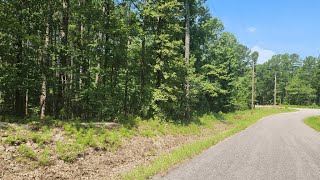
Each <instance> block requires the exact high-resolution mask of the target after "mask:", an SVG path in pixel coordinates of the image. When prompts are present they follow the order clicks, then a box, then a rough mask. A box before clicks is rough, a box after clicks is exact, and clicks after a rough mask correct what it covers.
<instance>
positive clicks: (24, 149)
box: [18, 144, 37, 160]
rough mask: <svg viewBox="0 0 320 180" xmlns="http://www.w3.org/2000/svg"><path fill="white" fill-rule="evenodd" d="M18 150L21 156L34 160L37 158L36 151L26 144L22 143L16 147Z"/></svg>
mask: <svg viewBox="0 0 320 180" xmlns="http://www.w3.org/2000/svg"><path fill="white" fill-rule="evenodd" d="M18 152H19V154H20V156H21V157H23V158H28V159H32V160H36V159H37V155H36V153H35V152H34V151H33V150H32V149H31V148H30V147H28V146H26V145H24V144H22V145H21V146H20V147H19V148H18Z"/></svg>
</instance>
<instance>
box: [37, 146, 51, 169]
mask: <svg viewBox="0 0 320 180" xmlns="http://www.w3.org/2000/svg"><path fill="white" fill-rule="evenodd" d="M38 163H39V165H40V166H47V165H50V150H49V148H45V149H44V150H43V152H42V153H41V154H40V155H39V156H38Z"/></svg>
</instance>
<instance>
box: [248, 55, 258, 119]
mask: <svg viewBox="0 0 320 180" xmlns="http://www.w3.org/2000/svg"><path fill="white" fill-rule="evenodd" d="M250 56H251V60H252V77H251V79H252V82H251V85H252V86H251V88H252V89H251V90H252V92H251V114H253V112H254V103H255V100H254V65H255V64H256V63H257V60H258V57H259V53H258V52H257V51H255V52H253V53H252V54H251V55H250Z"/></svg>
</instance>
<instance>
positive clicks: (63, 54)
mask: <svg viewBox="0 0 320 180" xmlns="http://www.w3.org/2000/svg"><path fill="white" fill-rule="evenodd" d="M62 3H63V4H62V5H63V18H62V29H61V31H60V37H61V44H62V49H61V50H60V55H59V56H60V57H59V58H60V68H65V67H66V66H67V51H66V48H67V46H68V30H69V29H68V26H69V7H70V2H69V0H63V2H62ZM64 71H65V70H63V71H61V70H60V72H59V85H58V97H57V112H56V113H57V114H56V116H57V115H59V113H60V111H61V110H62V108H63V107H64V103H65V90H66V89H65V87H66V82H67V76H66V73H65V72H64Z"/></svg>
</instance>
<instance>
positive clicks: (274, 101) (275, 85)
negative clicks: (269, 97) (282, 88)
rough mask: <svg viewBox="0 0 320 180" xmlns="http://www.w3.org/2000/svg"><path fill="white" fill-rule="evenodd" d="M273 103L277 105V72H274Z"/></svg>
mask: <svg viewBox="0 0 320 180" xmlns="http://www.w3.org/2000/svg"><path fill="white" fill-rule="evenodd" d="M273 105H277V73H275V74H274V100H273Z"/></svg>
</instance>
